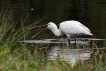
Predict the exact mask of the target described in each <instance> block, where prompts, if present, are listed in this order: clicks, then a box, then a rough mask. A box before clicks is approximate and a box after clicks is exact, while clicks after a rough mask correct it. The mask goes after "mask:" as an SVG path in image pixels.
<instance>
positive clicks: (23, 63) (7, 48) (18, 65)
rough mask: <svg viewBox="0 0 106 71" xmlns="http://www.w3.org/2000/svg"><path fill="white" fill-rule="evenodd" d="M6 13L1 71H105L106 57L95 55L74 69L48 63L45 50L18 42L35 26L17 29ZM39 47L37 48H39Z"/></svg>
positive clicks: (0, 31) (1, 21)
mask: <svg viewBox="0 0 106 71" xmlns="http://www.w3.org/2000/svg"><path fill="white" fill-rule="evenodd" d="M11 21H12V20H11V19H10V17H9V16H8V17H7V15H6V13H3V12H1V13H0V71H105V70H106V55H105V53H104V52H102V53H101V54H100V55H99V54H98V55H95V54H94V55H93V56H92V58H91V59H90V60H88V61H83V63H82V62H80V61H79V62H78V64H76V66H74V67H72V65H71V64H67V63H66V62H64V61H61V60H59V59H57V60H55V61H48V60H47V58H46V55H45V54H44V52H46V51H44V50H42V49H41V50H38V49H33V53H32V52H31V50H29V49H28V48H26V44H21V43H19V42H18V41H19V40H21V39H22V40H23V39H25V38H26V37H27V34H28V33H29V32H30V30H31V28H32V26H33V24H31V25H28V26H26V27H23V23H24V20H21V23H22V25H21V27H19V28H16V24H17V22H13V21H12V22H11ZM38 47H39V46H35V48H38Z"/></svg>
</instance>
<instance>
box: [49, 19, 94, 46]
mask: <svg viewBox="0 0 106 71" xmlns="http://www.w3.org/2000/svg"><path fill="white" fill-rule="evenodd" d="M47 29H50V30H51V31H52V32H53V33H54V34H55V35H56V36H61V35H62V34H65V35H66V36H67V38H68V43H69V45H70V37H71V36H75V44H76V36H78V35H93V34H92V33H91V31H90V30H89V29H88V28H87V27H86V26H84V25H83V24H81V23H80V22H78V21H74V20H70V21H63V22H61V23H60V25H59V29H58V28H57V26H56V24H55V23H53V22H49V23H48V24H47Z"/></svg>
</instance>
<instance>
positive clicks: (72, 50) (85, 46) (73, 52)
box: [19, 38, 106, 66]
mask: <svg viewBox="0 0 106 71" xmlns="http://www.w3.org/2000/svg"><path fill="white" fill-rule="evenodd" d="M104 40H105V39H94V38H77V42H76V43H77V46H75V44H74V43H75V41H74V38H72V39H71V41H70V43H71V45H73V46H72V47H70V46H68V45H67V44H68V42H67V39H43V40H22V41H19V42H20V43H30V44H42V45H43V44H53V45H52V46H49V50H48V53H47V57H48V60H57V59H60V60H61V61H65V62H66V63H68V64H72V66H73V65H74V64H76V63H78V62H79V61H85V60H90V58H91V54H92V53H93V51H92V50H96V53H97V54H98V53H99V50H103V49H106V48H105V47H101V48H100V47H99V48H98V46H97V44H95V43H93V42H92V41H104ZM91 42H92V47H91V44H90V43H91ZM54 44H58V45H57V46H55V45H54ZM62 44H63V45H62ZM42 48H43V47H42ZM44 48H45V49H46V48H48V47H44Z"/></svg>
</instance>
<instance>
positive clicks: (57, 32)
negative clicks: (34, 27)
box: [52, 28, 62, 36]
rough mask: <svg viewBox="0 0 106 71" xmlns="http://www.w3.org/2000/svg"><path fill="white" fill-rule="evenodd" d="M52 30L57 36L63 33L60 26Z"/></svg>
mask: <svg viewBox="0 0 106 71" xmlns="http://www.w3.org/2000/svg"><path fill="white" fill-rule="evenodd" d="M52 32H53V33H54V34H55V35H56V36H61V35H62V32H61V31H60V30H59V29H58V28H55V29H52Z"/></svg>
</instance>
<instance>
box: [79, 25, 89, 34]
mask: <svg viewBox="0 0 106 71" xmlns="http://www.w3.org/2000/svg"><path fill="white" fill-rule="evenodd" d="M78 24H79V25H80V26H81V27H83V28H85V29H86V30H87V31H89V32H91V31H90V30H89V29H88V28H87V27H86V26H84V25H83V24H81V23H78Z"/></svg>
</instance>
